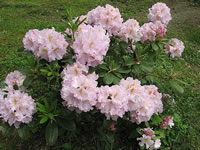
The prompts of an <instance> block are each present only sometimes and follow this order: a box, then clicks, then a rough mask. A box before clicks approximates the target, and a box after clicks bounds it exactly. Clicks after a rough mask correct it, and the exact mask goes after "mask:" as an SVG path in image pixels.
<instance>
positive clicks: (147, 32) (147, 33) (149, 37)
mask: <svg viewBox="0 0 200 150" xmlns="http://www.w3.org/2000/svg"><path fill="white" fill-rule="evenodd" d="M141 33H142V38H141V42H142V43H144V42H152V41H155V40H156V28H155V25H154V24H153V23H152V22H150V23H145V24H143V25H142V26H141Z"/></svg>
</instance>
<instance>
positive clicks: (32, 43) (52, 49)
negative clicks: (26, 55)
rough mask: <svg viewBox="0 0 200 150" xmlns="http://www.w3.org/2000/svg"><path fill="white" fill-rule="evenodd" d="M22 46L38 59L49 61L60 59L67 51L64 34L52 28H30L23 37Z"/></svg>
mask: <svg viewBox="0 0 200 150" xmlns="http://www.w3.org/2000/svg"><path fill="white" fill-rule="evenodd" d="M23 43H24V48H25V49H26V50H28V51H32V52H33V53H34V55H35V56H36V57H38V58H40V59H45V60H47V61H49V62H51V61H54V60H60V59H62V58H63V56H64V55H65V54H66V53H67V51H66V49H67V46H68V43H67V42H66V41H65V37H64V35H62V34H61V33H59V32H56V31H55V29H54V28H52V29H43V30H41V31H39V30H36V29H34V30H30V31H29V32H27V33H26V35H25V37H24V39H23Z"/></svg>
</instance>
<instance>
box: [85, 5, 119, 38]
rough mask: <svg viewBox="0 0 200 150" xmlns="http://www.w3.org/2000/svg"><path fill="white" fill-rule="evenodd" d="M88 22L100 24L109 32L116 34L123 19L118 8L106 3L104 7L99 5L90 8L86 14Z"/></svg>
mask: <svg viewBox="0 0 200 150" xmlns="http://www.w3.org/2000/svg"><path fill="white" fill-rule="evenodd" d="M87 16H88V23H89V24H94V25H100V26H102V27H103V28H104V29H105V30H107V31H108V32H109V34H114V35H116V34H117V33H118V32H119V31H120V28H121V25H122V22H123V19H122V17H121V14H120V12H119V9H118V8H114V7H113V6H111V5H108V4H107V5H106V7H100V6H98V7H97V8H95V9H93V10H91V11H90V12H88V14H87Z"/></svg>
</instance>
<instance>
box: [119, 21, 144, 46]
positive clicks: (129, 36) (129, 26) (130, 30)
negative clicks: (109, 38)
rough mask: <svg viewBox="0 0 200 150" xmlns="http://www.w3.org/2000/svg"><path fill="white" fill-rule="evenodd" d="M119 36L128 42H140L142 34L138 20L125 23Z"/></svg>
mask: <svg viewBox="0 0 200 150" xmlns="http://www.w3.org/2000/svg"><path fill="white" fill-rule="evenodd" d="M118 36H119V37H121V39H122V40H124V41H126V42H128V40H130V41H132V42H133V43H134V42H138V41H140V38H141V36H142V34H141V31H140V25H139V23H138V22H137V20H135V19H129V20H127V21H126V22H125V23H123V25H122V27H121V29H120V32H119V34H118Z"/></svg>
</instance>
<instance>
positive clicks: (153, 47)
mask: <svg viewBox="0 0 200 150" xmlns="http://www.w3.org/2000/svg"><path fill="white" fill-rule="evenodd" d="M151 46H152V49H153V50H155V51H157V50H158V49H159V47H158V45H157V44H156V43H152V45H151Z"/></svg>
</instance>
